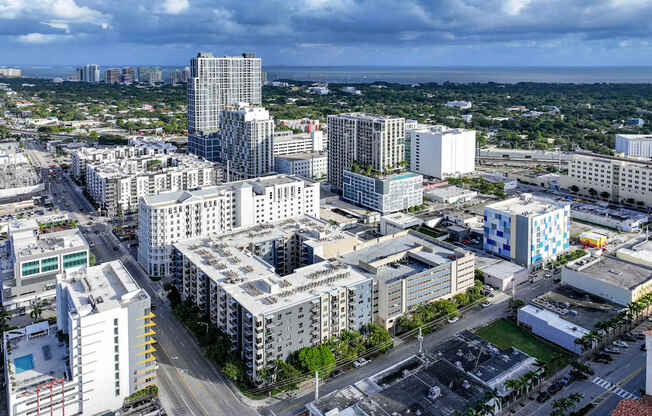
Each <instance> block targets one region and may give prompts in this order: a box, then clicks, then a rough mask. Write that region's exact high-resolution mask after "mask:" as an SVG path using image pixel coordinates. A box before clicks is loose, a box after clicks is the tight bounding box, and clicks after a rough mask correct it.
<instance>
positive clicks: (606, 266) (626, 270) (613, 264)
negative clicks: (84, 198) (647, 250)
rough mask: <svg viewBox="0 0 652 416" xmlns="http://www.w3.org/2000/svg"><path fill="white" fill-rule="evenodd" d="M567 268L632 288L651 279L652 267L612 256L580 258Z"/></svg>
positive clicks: (618, 285) (614, 284)
mask: <svg viewBox="0 0 652 416" xmlns="http://www.w3.org/2000/svg"><path fill="white" fill-rule="evenodd" d="M566 267H567V268H569V269H571V270H575V271H577V272H582V273H583V274H585V275H588V276H590V277H591V278H593V279H597V280H600V281H602V282H605V283H608V284H610V285H613V286H617V287H620V288H625V289H634V288H635V287H637V286H639V285H641V284H642V283H645V282H647V281H649V280H651V279H652V269H650V268H649V267H645V266H642V265H638V264H634V263H630V262H628V261H625V260H621V259H619V258H616V257H612V256H601V257H590V258H581V259H579V260H576V261H574V262H571V263H568V264H567V265H566Z"/></svg>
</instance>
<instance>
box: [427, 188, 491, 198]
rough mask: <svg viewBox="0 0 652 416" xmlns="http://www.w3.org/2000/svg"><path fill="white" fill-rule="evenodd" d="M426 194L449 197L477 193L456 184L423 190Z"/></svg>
mask: <svg viewBox="0 0 652 416" xmlns="http://www.w3.org/2000/svg"><path fill="white" fill-rule="evenodd" d="M425 193H426V194H429V195H435V196H438V197H440V198H450V197H453V196H461V195H469V194H475V195H477V194H478V193H477V192H475V191H472V190H470V189H463V188H458V187H457V186H454V185H453V186H442V187H439V188H431V189H428V190H427V191H425Z"/></svg>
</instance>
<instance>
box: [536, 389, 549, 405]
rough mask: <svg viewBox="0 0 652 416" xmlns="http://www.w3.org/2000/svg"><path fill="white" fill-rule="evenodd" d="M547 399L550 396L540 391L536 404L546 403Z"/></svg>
mask: <svg viewBox="0 0 652 416" xmlns="http://www.w3.org/2000/svg"><path fill="white" fill-rule="evenodd" d="M549 398H550V394H549V393H548V392H546V391H542V392H541V393H539V396H537V402H539V403H543V402H545V401H547V400H548V399H549Z"/></svg>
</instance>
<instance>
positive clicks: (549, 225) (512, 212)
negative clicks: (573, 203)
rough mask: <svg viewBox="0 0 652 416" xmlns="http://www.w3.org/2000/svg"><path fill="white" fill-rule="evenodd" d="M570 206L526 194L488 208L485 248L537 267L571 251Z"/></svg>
mask: <svg viewBox="0 0 652 416" xmlns="http://www.w3.org/2000/svg"><path fill="white" fill-rule="evenodd" d="M569 230H570V204H567V203H558V202H555V201H552V200H548V199H543V198H535V197H533V196H532V195H530V194H523V195H521V196H520V197H519V198H512V199H508V200H505V201H500V202H497V203H495V204H491V205H487V206H486V207H485V209H484V239H483V243H484V249H485V250H486V251H489V252H491V253H493V254H496V255H498V256H500V257H504V258H507V259H510V260H512V261H514V262H515V263H517V264H520V265H521V266H525V267H528V268H534V267H536V266H537V265H540V264H543V263H545V262H546V261H547V260H550V259H555V258H557V256H559V255H561V254H563V253H564V252H565V251H567V250H568V248H569Z"/></svg>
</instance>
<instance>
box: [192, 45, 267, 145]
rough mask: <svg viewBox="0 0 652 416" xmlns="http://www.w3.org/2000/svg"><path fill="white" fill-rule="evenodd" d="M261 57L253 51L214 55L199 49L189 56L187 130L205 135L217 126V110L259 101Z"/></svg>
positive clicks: (213, 130) (193, 133)
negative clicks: (195, 53) (197, 52)
mask: <svg viewBox="0 0 652 416" xmlns="http://www.w3.org/2000/svg"><path fill="white" fill-rule="evenodd" d="M261 88H262V84H261V60H260V58H256V57H255V56H254V55H253V54H247V53H245V54H242V56H224V57H219V58H217V57H214V56H213V55H212V54H210V53H199V54H197V57H195V58H192V59H191V60H190V80H189V81H188V132H189V134H191V135H200V136H201V135H205V134H208V133H213V132H216V131H217V130H218V129H219V122H220V112H221V111H222V110H224V108H225V107H226V106H228V105H237V104H238V103H249V104H252V105H260V104H261V103H262V101H261V100H262V93H261Z"/></svg>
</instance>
